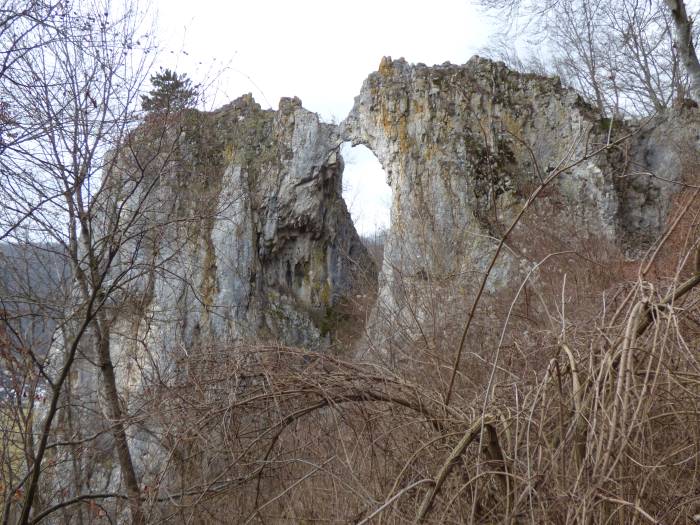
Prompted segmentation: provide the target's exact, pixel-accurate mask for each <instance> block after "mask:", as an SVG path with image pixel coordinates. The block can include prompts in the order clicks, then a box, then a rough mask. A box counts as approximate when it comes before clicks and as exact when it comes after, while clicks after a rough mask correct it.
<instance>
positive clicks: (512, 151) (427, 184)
mask: <svg viewBox="0 0 700 525" xmlns="http://www.w3.org/2000/svg"><path fill="white" fill-rule="evenodd" d="M639 128H640V126H639V123H637V124H632V123H629V122H628V123H621V122H618V121H613V122H611V121H610V119H603V118H601V117H600V116H599V115H596V114H595V112H594V111H593V109H592V108H591V107H590V106H589V105H588V104H587V103H586V102H585V101H584V100H583V99H582V98H581V97H580V96H579V95H578V94H577V93H576V92H574V91H572V90H569V89H565V88H563V87H562V86H561V84H560V82H559V80H558V79H555V78H545V77H540V76H536V75H524V74H519V73H516V72H513V71H511V70H509V69H508V68H506V67H505V66H504V65H503V64H502V63H496V62H492V61H490V60H486V59H482V58H479V57H474V58H472V59H471V60H470V61H469V62H468V63H467V64H465V65H462V66H457V65H452V64H444V65H441V66H434V67H426V66H424V65H422V64H419V65H409V64H408V63H406V62H405V61H404V60H403V59H401V60H395V61H392V60H391V59H390V58H385V59H383V60H382V62H381V64H380V67H379V70H378V71H377V72H376V73H372V74H371V75H370V76H369V77H368V78H367V80H366V81H365V83H364V85H363V86H362V90H361V93H360V95H359V96H358V97H357V98H356V99H355V105H354V107H353V109H352V111H351V113H350V115H349V116H348V117H347V118H346V120H345V121H344V122H343V123H342V131H341V132H342V135H343V137H344V138H345V139H346V140H351V141H352V142H353V143H354V144H358V143H359V144H365V145H366V146H368V147H369V148H370V149H371V150H372V151H373V152H374V153H375V154H376V156H377V157H378V159H379V160H380V162H381V164H382V166H383V167H384V169H385V171H386V173H387V176H388V179H389V183H390V185H391V188H392V190H393V200H392V207H391V231H390V233H389V237H388V239H387V244H386V247H385V257H384V263H383V267H382V269H381V274H380V279H379V288H380V289H379V300H378V304H377V307H376V309H375V315H374V323H375V325H379V324H383V325H384V328H382V330H379V333H385V334H388V333H391V332H392V330H393V331H394V332H395V331H396V329H398V328H399V327H403V326H406V327H408V326H413V327H414V328H416V327H418V326H420V325H421V324H423V323H425V322H426V321H427V320H428V318H429V317H430V316H431V315H433V314H434V312H435V309H436V308H435V305H436V304H438V303H439V304H441V305H444V304H450V303H451V304H452V307H453V310H454V309H457V310H458V311H459V313H458V315H457V316H456V318H459V319H463V317H464V312H463V310H464V309H465V308H468V305H469V304H470V302H471V301H472V300H473V291H474V288H475V286H476V285H478V283H479V281H480V280H481V277H482V275H483V274H484V271H485V270H486V268H487V265H488V263H489V261H490V259H491V256H492V254H493V252H494V249H495V247H496V246H497V243H498V241H499V240H500V238H501V237H502V235H503V234H504V233H505V231H506V230H507V228H508V227H509V225H510V224H511V222H512V221H513V219H514V218H515V217H516V216H517V214H518V213H519V212H520V210H521V209H522V208H523V206H524V205H525V202H526V201H527V198H528V197H529V195H530V194H531V192H532V191H533V190H534V189H535V188H536V187H537V186H538V185H539V184H540V183H541V181H542V180H544V179H546V178H547V176H548V175H549V174H550V173H551V172H552V171H553V170H558V169H561V168H562V167H566V169H564V171H563V173H561V175H560V176H558V177H557V178H556V180H554V181H553V182H552V184H551V185H550V187H548V188H547V190H546V191H545V192H543V193H542V198H541V199H539V200H538V201H537V202H536V203H535V204H534V205H533V206H532V209H531V210H529V211H528V213H527V216H526V218H525V219H524V221H523V222H522V223H521V225H520V226H519V227H518V228H516V229H515V231H514V232H513V233H512V234H511V236H510V238H509V241H508V242H507V244H506V246H505V249H504V251H503V253H502V255H501V256H500V257H499V259H498V262H497V264H496V266H495V268H494V269H493V272H492V273H491V277H490V280H489V281H488V286H487V292H489V293H494V292H496V291H497V290H498V289H503V288H505V287H506V286H508V285H516V283H517V282H519V281H520V280H522V278H523V277H524V275H525V274H526V273H527V272H528V271H529V269H531V268H533V266H534V265H535V264H536V263H537V262H538V261H539V260H540V259H541V258H542V257H544V256H546V255H547V254H548V253H552V252H554V251H557V250H558V251H567V252H578V253H584V254H585V255H588V256H590V255H591V253H590V249H591V248H590V246H591V245H593V244H597V245H598V246H601V245H605V246H606V247H607V248H608V249H609V250H608V254H609V252H610V250H612V251H615V250H619V252H623V253H626V254H627V255H633V254H634V253H639V251H640V250H641V249H644V248H645V247H646V246H648V245H649V243H650V242H651V241H652V240H653V239H655V238H656V237H657V236H658V235H659V234H660V233H661V231H662V229H663V227H664V224H665V217H666V215H667V213H668V209H669V204H670V196H671V195H672V194H673V193H674V192H675V191H676V187H675V186H674V184H673V183H674V182H675V181H678V180H679V177H680V172H679V170H678V169H677V168H678V164H679V158H678V157H679V155H678V151H676V150H674V148H673V147H672V146H671V144H670V139H669V136H670V135H669V131H670V130H672V129H673V125H672V124H670V123H669V122H662V121H657V122H654V123H653V124H647V125H646V127H645V128H644V129H642V130H641V131H640V129H639ZM695 128H697V126H695ZM672 134H673V133H671V135H672ZM625 137H628V138H625ZM619 139H624V140H622V141H621V143H620V144H619V145H617V146H615V147H612V148H608V149H606V150H605V151H602V152H600V153H597V154H596V152H597V151H599V150H601V149H602V148H603V147H604V146H605V145H606V144H609V143H611V142H615V141H616V140H619ZM650 148H651V149H650ZM652 149H653V150H654V154H653V155H650V154H649V152H650V151H651V150H652ZM652 172H653V174H654V175H660V176H661V177H662V178H656V177H654V176H652V175H650V173H652ZM617 255H620V254H619V253H618V254H617ZM602 262H604V261H602ZM436 295H437V296H439V299H438V300H436V298H435V297H433V298H430V297H431V296H436ZM426 298H427V299H426ZM431 308H432V310H433V313H432V314H431V313H428V310H429V309H431ZM443 314H444V315H443V317H444V316H445V315H451V314H446V313H443ZM456 318H455V319H456ZM432 321H433V322H434V321H435V320H434V319H432ZM444 321H445V322H446V323H448V324H449V320H444ZM390 327H393V329H392V328H390ZM409 331H410V330H409ZM420 331H421V333H422V332H423V329H422V328H421V330H420ZM417 332H418V330H413V333H414V335H415V334H417Z"/></svg>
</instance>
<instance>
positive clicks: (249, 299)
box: [76, 57, 699, 487]
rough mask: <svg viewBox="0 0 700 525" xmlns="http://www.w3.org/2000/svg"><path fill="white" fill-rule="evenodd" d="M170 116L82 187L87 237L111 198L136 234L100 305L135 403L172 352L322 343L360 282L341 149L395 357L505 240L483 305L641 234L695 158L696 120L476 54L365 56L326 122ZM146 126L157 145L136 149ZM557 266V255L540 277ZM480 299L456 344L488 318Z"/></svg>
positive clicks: (452, 313) (266, 114) (247, 110)
mask: <svg viewBox="0 0 700 525" xmlns="http://www.w3.org/2000/svg"><path fill="white" fill-rule="evenodd" d="M179 118H181V121H180V122H178V123H177V126H175V127H168V128H167V132H166V133H164V134H159V133H160V132H158V123H157V121H156V120H152V121H151V122H150V123H149V121H148V120H147V122H146V123H145V124H144V126H143V127H142V128H140V129H139V130H137V131H136V132H135V133H136V136H135V139H136V140H134V141H133V144H132V146H133V147H134V148H136V150H137V151H133V150H128V151H127V150H125V151H120V153H119V154H118V155H115V157H114V159H113V161H114V166H115V167H114V174H113V175H112V176H111V177H109V178H106V180H105V185H104V188H103V189H102V192H101V197H100V198H102V199H104V202H103V206H104V211H103V213H102V214H101V216H102V220H103V223H104V224H103V226H102V227H104V229H105V231H106V232H108V231H109V230H110V227H111V223H112V222H111V221H113V217H114V210H118V209H125V210H126V213H125V214H124V217H129V218H130V219H129V220H133V222H134V229H135V230H136V231H138V232H140V233H139V234H138V235H136V236H134V237H133V239H132V238H131V237H129V236H127V237H128V238H129V239H130V240H127V241H126V242H125V243H123V244H122V245H121V247H120V250H119V253H118V254H117V258H116V261H115V263H114V272H112V273H113V275H115V276H116V275H121V276H122V282H123V283H124V284H122V285H120V287H119V289H120V290H121V292H120V293H121V295H119V293H115V294H113V297H110V300H113V301H114V302H115V304H116V306H118V308H114V309H112V308H111V303H110V304H107V305H105V310H109V311H110V313H112V312H111V311H112V310H113V312H114V313H113V315H114V320H113V322H112V324H111V325H110V328H111V332H110V343H111V345H112V353H113V356H114V360H115V363H116V367H117V370H118V371H117V375H118V379H119V383H120V385H119V387H120V389H121V391H120V394H121V395H122V396H123V398H124V400H125V406H126V407H127V410H129V411H131V412H134V413H137V412H138V410H136V409H135V408H136V407H138V405H139V401H140V399H139V396H140V395H141V394H142V393H143V392H144V391H145V388H146V385H147V383H148V379H149V377H148V376H149V374H151V372H152V370H158V373H157V374H156V373H153V374H151V375H153V376H154V377H157V379H158V380H159V381H160V380H162V381H163V382H165V383H167V382H168V381H172V383H176V382H177V381H175V380H173V378H175V379H179V378H180V377H179V376H178V372H179V371H178V370H177V367H178V361H177V358H178V357H180V358H182V354H183V353H184V354H187V357H189V352H193V351H196V350H197V349H199V348H201V347H203V346H206V345H208V344H217V345H221V344H223V345H225V346H226V347H227V348H228V347H232V351H235V349H233V346H235V344H238V343H251V342H252V343H261V342H262V343H265V342H271V343H281V344H285V345H294V346H300V347H303V348H307V349H316V350H323V347H324V344H325V342H326V341H327V339H328V336H329V333H330V332H332V330H333V329H334V326H335V325H336V323H337V319H338V316H337V308H338V307H339V305H341V304H343V302H344V301H346V300H348V299H350V298H352V297H353V296H355V295H356V294H358V293H363V289H364V287H365V286H366V284H367V283H368V282H369V283H372V282H375V283H376V282H377V272H376V268H375V267H374V264H373V263H372V261H371V259H370V257H369V256H368V254H367V251H366V249H365V247H364V246H363V245H362V243H361V242H360V239H359V237H358V235H357V233H356V232H355V229H354V227H353V224H352V221H351V219H350V215H349V213H348V211H347V208H346V205H345V203H344V202H343V199H342V195H341V182H342V170H343V161H342V158H341V157H340V155H339V147H340V144H341V143H342V142H343V141H345V140H350V141H352V142H353V143H355V144H358V143H361V144H365V145H367V146H368V147H369V148H370V149H371V150H372V151H373V152H374V153H375V154H376V156H377V157H378V159H379V161H380V162H381V164H382V165H383V167H384V169H385V171H386V173H387V176H388V178H389V183H390V185H391V188H392V190H393V201H392V207H391V230H390V232H389V234H388V238H387V241H386V246H385V251H384V260H383V265H382V268H381V272H380V273H379V276H378V299H377V304H376V306H375V308H374V311H373V314H372V316H371V319H370V322H371V326H370V329H371V331H372V334H373V335H374V336H375V340H374V341H372V343H373V344H372V345H371V348H372V349H374V348H376V347H379V348H380V349H388V350H389V351H387V352H386V353H385V354H384V355H392V351H391V348H390V347H392V348H393V349H398V350H400V351H403V352H407V353H410V351H411V346H410V344H408V345H407V344H404V343H406V342H409V343H410V342H411V341H412V340H414V339H416V338H419V337H420V338H423V339H424V340H426V345H427V346H428V347H429V350H430V351H431V352H433V351H434V353H433V354H432V355H438V356H439V355H440V354H439V350H440V348H438V347H439V346H440V345H441V343H440V340H439V339H440V338H441V337H442V338H444V339H445V341H444V342H445V344H446V345H447V344H451V345H452V346H454V341H453V340H448V339H449V338H450V337H451V334H454V333H455V330H454V327H455V326H458V327H459V325H460V323H462V322H463V320H464V317H465V309H467V308H468V307H469V305H470V304H471V302H472V301H473V297H474V291H475V290H476V289H477V288H478V286H479V283H480V281H481V279H482V278H483V275H484V273H485V272H486V271H487V268H488V267H489V264H490V261H491V258H492V256H493V254H494V253H495V250H496V247H497V246H498V244H499V240H500V239H501V238H502V237H503V236H504V234H505V233H506V232H509V236H508V240H507V242H506V243H505V245H504V246H503V249H502V251H501V254H500V256H499V258H498V259H497V261H496V264H495V266H494V267H493V271H492V272H491V273H490V274H489V275H490V277H489V280H488V281H487V286H486V294H487V295H489V296H491V297H495V296H497V295H498V294H499V293H501V292H503V291H508V290H512V289H513V288H514V287H515V288H517V287H518V286H519V284H520V283H521V282H522V281H523V279H524V278H525V277H526V276H528V277H529V276H530V274H532V273H533V272H534V270H535V269H536V268H537V267H538V265H540V264H541V263H543V262H544V261H545V260H547V258H548V257H550V256H551V254H567V255H566V257H569V258H575V257H579V258H581V257H583V258H585V259H587V260H594V259H595V260H596V264H598V265H599V266H600V267H603V268H604V266H605V263H606V261H608V260H612V259H613V258H615V257H616V258H618V259H621V258H623V256H625V255H626V256H630V255H635V254H638V253H640V252H641V251H642V250H644V249H645V248H646V247H647V246H649V244H650V243H651V242H652V241H653V240H654V239H656V238H657V237H658V236H659V234H661V233H662V231H663V229H664V227H665V224H666V218H667V216H668V213H669V209H670V207H671V205H672V200H673V199H672V198H673V195H674V193H675V192H676V191H677V188H678V186H677V184H675V183H676V182H678V181H679V180H680V179H681V176H682V167H683V157H682V155H681V153H680V152H681V151H682V150H683V148H679V147H678V146H679V145H682V144H688V145H690V146H691V148H690V149H691V150H693V151H697V147H698V143H697V142H698V130H699V126H698V124H697V120H698V119H697V118H695V117H694V116H691V117H687V116H678V115H675V116H670V117H668V118H666V119H665V120H664V119H658V120H657V121H655V122H653V123H652V125H645V126H640V125H639V124H634V123H620V122H616V121H610V120H606V119H601V118H600V117H599V116H597V115H596V114H595V112H594V111H593V110H592V108H591V107H590V106H589V105H587V104H586V103H585V102H584V101H583V100H582V99H581V98H580V97H579V96H578V95H577V94H576V93H575V92H573V91H571V90H568V89H564V88H562V86H561V85H560V83H559V81H558V80H556V79H550V78H543V77H539V76H534V75H522V74H518V73H515V72H512V71H510V70H508V69H507V68H506V67H505V66H504V65H503V64H500V63H494V62H491V61H488V60H484V59H481V58H478V57H475V58H473V59H472V60H470V61H469V62H468V63H467V64H465V65H463V66H455V65H449V64H446V65H442V66H435V67H426V66H424V65H416V66H413V65H409V64H408V63H406V62H405V61H404V60H397V61H392V60H391V59H384V60H383V61H382V63H381V65H380V68H379V71H378V72H376V73H373V74H371V75H370V76H369V78H368V79H367V80H366V81H365V83H364V85H363V87H362V91H361V93H360V95H359V96H358V97H357V98H356V101H355V106H354V108H353V110H352V112H351V113H350V115H349V116H348V117H347V119H346V120H345V121H344V122H343V123H342V124H341V126H339V127H338V126H334V125H331V124H324V123H321V122H320V121H319V118H318V116H317V115H315V114H313V113H311V112H309V111H307V110H305V109H303V108H302V107H301V102H300V101H299V100H298V99H283V100H282V101H281V102H280V106H279V110H278V111H271V110H262V109H261V108H260V106H259V105H258V104H256V103H255V102H254V101H253V99H252V97H250V96H244V97H242V98H240V99H238V100H236V101H235V102H233V103H231V104H229V105H227V106H225V107H223V108H221V109H219V110H217V111H215V112H212V113H200V112H196V111H191V112H189V111H188V112H185V113H184V114H183V115H182V116H181V117H179ZM679 122H680V123H681V124H680V125H679ZM149 125H150V126H151V127H153V128H155V130H156V133H155V134H154V133H152V132H151V131H149ZM173 130H176V131H173ZM139 134H141V135H140V136H139ZM163 136H164V137H165V142H167V143H168V144H170V146H169V147H167V148H165V149H163V148H162V147H159V148H157V151H155V152H152V151H150V150H149V148H153V147H154V146H153V145H154V144H159V145H162V143H163V139H162V137H163ZM154 139H157V140H154ZM618 141H619V142H618ZM610 144H614V147H605V146H608V145H610ZM139 158H140V159H141V160H139V161H137V160H134V159H139ZM143 159H148V162H144V161H143ZM553 173H554V174H556V177H554V178H552V180H551V182H550V183H549V184H547V186H546V187H545V188H544V189H543V190H541V191H540V193H539V195H540V197H541V198H538V199H537V200H535V201H533V202H530V203H529V201H528V200H529V197H530V195H531V194H532V193H533V191H534V190H535V189H536V188H537V187H538V186H540V185H541V184H542V182H543V181H545V180H547V179H548V177H549V176H550V175H551V174H553ZM144 181H145V182H144ZM526 206H527V212H526V213H525V214H524V215H523V220H522V221H521V222H519V223H518V225H517V227H515V228H514V229H512V231H510V230H509V228H510V225H511V223H512V222H513V221H514V220H515V219H516V217H518V216H519V214H520V212H521V211H522V210H523V209H524V208H525V207H526ZM576 260H577V261H578V259H576ZM572 268H576V265H575V264H574V265H572ZM566 271H567V268H566V264H565V263H562V262H561V261H560V259H557V265H556V269H555V271H553V272H549V273H550V275H555V276H556V275H558V274H557V272H559V274H563V273H565V272H566ZM599 271H604V270H599ZM124 275H126V276H127V277H128V279H124V278H123V276H124ZM115 278H116V277H115ZM532 278H533V279H534V278H536V276H533V277H532ZM108 284H109V283H108ZM559 284H560V283H558V282H555V283H553V286H554V287H555V288H556V286H559ZM511 295H512V294H511ZM509 300H510V299H509ZM489 304H490V303H488V301H487V302H486V307H485V308H483V309H481V310H480V312H479V315H480V316H481V317H480V318H479V319H477V321H476V322H475V323H476V325H477V327H476V328H475V330H473V331H472V334H473V337H475V341H479V342H483V341H484V340H485V339H484V337H492V336H493V334H492V333H491V332H493V329H492V326H495V323H493V322H492V321H493V320H494V319H495V320H501V321H502V319H503V317H502V316H500V314H499V312H496V311H495V310H494V309H493V308H491V307H490V306H489ZM491 304H496V302H495V301H493V302H492V303H491ZM508 315H510V312H508ZM524 315H529V314H527V313H525V314H524ZM501 321H499V322H501ZM479 323H480V324H479ZM479 330H481V331H479ZM484 334H486V335H484ZM428 340H430V342H428ZM443 355H444V353H443ZM134 364H135V366H133V365H134ZM76 367H77V368H80V370H81V373H83V371H84V372H85V378H84V379H81V380H80V381H78V383H82V387H83V389H84V390H85V391H87V392H95V391H96V390H97V384H96V383H97V379H96V378H97V373H96V368H95V367H94V364H93V363H90V362H87V361H86V362H80V363H78V364H77V365H76ZM144 371H146V372H145V373H144ZM144 378H145V380H144ZM143 398H147V396H143ZM94 402H95V403H96V404H97V403H98V401H97V400H96V399H95V400H94ZM85 403H86V405H87V401H86V402H85ZM95 412H96V410H92V409H91V411H90V412H89V413H90V414H93V413H95ZM88 419H89V417H88V416H87V415H86V416H85V418H84V419H83V418H80V419H79V420H80V421H83V420H88ZM100 424H102V423H100ZM148 425H149V422H145V423H143V425H142V427H139V428H136V425H134V427H133V429H132V430H130V432H132V435H130V436H129V437H130V438H131V439H132V442H133V450H134V455H135V457H136V458H137V459H136V462H137V463H138V469H139V471H140V472H139V474H143V476H144V479H147V478H148V472H147V471H148V468H150V467H153V468H154V470H153V472H152V476H153V477H156V476H157V473H156V471H157V468H158V467H157V466H158V464H159V462H160V461H161V459H162V448H160V447H161V445H160V444H159V443H158V442H157V440H156V439H154V438H153V437H152V435H156V434H157V433H155V432H152V431H150V430H149V431H146V430H144V429H145V428H147V427H148ZM142 430H143V431H142ZM83 431H84V432H85V434H86V435H89V434H90V433H91V431H90V429H89V428H85V429H83ZM102 452H103V456H104V458H102V459H101V460H100V461H103V463H104V465H105V466H104V471H105V472H106V474H105V475H104V476H103V477H102V478H100V479H102V480H112V481H111V483H116V482H115V481H114V480H118V476H110V472H109V468H111V467H109V465H112V450H111V446H110V444H109V443H106V445H105V446H104V447H103V450H102ZM159 454H160V455H159ZM94 463H97V461H95V462H94ZM95 479H97V478H95ZM104 486H105V487H106V486H108V482H107V481H105V483H104Z"/></svg>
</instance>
